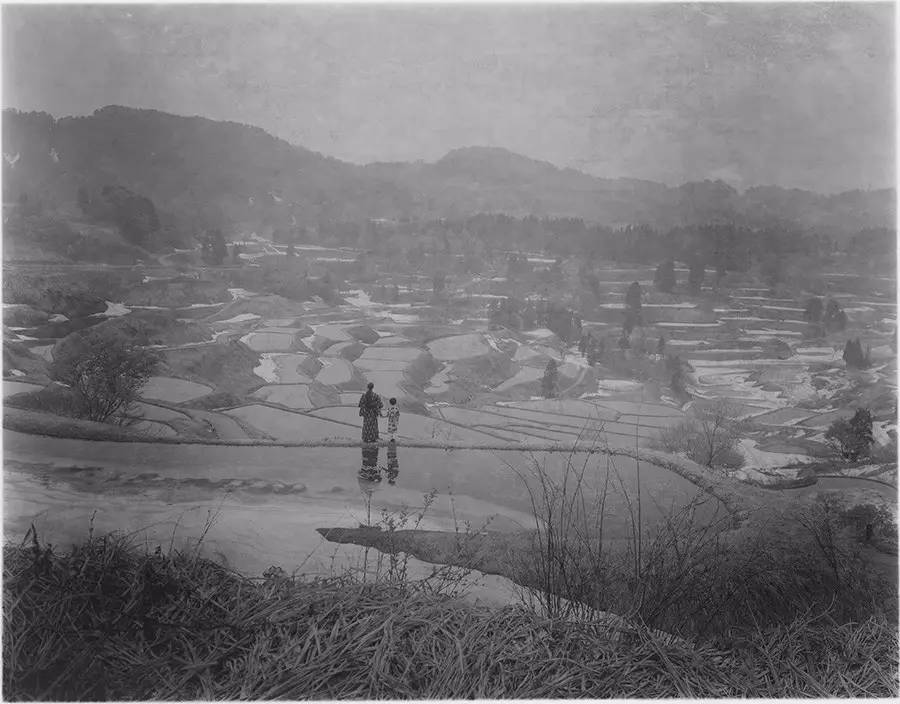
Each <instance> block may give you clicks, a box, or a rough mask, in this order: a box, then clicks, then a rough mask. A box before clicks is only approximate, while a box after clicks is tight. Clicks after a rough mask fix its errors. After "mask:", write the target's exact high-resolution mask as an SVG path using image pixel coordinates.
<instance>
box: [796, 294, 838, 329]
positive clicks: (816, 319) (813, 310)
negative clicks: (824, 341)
mask: <svg viewBox="0 0 900 704" xmlns="http://www.w3.org/2000/svg"><path fill="white" fill-rule="evenodd" d="M803 317H804V319H805V320H806V322H808V323H809V324H810V326H811V331H812V334H813V336H815V337H821V336H823V335H825V334H826V333H829V332H836V331H839V330H843V329H845V328H846V327H847V313H846V312H844V309H843V308H842V307H841V304H840V303H838V302H837V301H836V300H835V299H833V298H829V299H828V302H827V303H825V304H823V303H822V299H821V298H819V297H816V296H814V297H812V298H810V299H809V300H808V301H807V302H806V308H805V309H804V311H803Z"/></svg>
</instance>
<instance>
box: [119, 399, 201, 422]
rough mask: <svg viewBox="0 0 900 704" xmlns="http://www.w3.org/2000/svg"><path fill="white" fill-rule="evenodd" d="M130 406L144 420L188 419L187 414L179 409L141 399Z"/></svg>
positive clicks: (167, 420)
mask: <svg viewBox="0 0 900 704" xmlns="http://www.w3.org/2000/svg"><path fill="white" fill-rule="evenodd" d="M131 408H132V409H133V410H134V411H136V413H135V415H136V416H139V417H140V418H143V419H145V420H157V421H162V422H164V423H166V422H169V421H173V420H187V419H188V416H187V414H185V413H182V412H181V411H175V410H172V409H171V408H165V407H164V406H157V405H154V404H152V403H145V402H143V401H138V402H137V403H135V404H133V405H132V407H131Z"/></svg>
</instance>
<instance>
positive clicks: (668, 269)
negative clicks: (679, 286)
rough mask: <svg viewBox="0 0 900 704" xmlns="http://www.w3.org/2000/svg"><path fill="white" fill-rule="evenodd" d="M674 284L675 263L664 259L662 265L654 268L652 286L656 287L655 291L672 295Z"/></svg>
mask: <svg viewBox="0 0 900 704" xmlns="http://www.w3.org/2000/svg"><path fill="white" fill-rule="evenodd" d="M676 283H677V282H676V280H675V261H674V260H672V259H666V260H665V261H664V262H663V263H662V264H660V265H659V266H657V267H656V272H655V273H654V274H653V285H654V286H655V287H656V290H657V291H662V292H663V293H672V291H673V290H674V289H675V284H676Z"/></svg>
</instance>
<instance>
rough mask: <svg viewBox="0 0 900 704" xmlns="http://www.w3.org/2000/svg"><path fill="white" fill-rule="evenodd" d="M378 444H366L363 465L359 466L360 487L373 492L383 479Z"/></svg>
mask: <svg viewBox="0 0 900 704" xmlns="http://www.w3.org/2000/svg"><path fill="white" fill-rule="evenodd" d="M380 450H381V448H380V447H379V446H378V445H365V446H364V447H363V448H362V465H361V466H360V468H359V488H360V489H362V490H363V491H364V492H365V493H367V494H371V493H372V492H373V491H374V490H375V487H376V486H378V483H379V482H380V481H381V467H379V466H378V453H379V452H380Z"/></svg>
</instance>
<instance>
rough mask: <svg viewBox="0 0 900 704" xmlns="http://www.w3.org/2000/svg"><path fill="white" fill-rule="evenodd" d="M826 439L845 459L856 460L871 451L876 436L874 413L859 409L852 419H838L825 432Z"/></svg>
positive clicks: (863, 457) (866, 455)
mask: <svg viewBox="0 0 900 704" xmlns="http://www.w3.org/2000/svg"><path fill="white" fill-rule="evenodd" d="M825 440H827V441H828V443H829V444H830V445H831V447H832V448H833V449H834V450H835V452H836V453H838V454H839V455H840V456H841V457H843V458H844V459H845V460H850V461H851V462H856V461H858V460H861V459H865V458H866V457H868V456H869V454H870V452H871V448H872V445H873V444H874V443H875V437H874V435H873V434H872V414H871V413H870V412H869V411H868V409H865V408H859V409H857V411H856V413H854V414H853V417H852V418H851V419H850V420H846V419H843V418H841V419H838V420H836V421H834V423H832V424H831V425H830V426H829V427H828V430H827V431H826V432H825Z"/></svg>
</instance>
